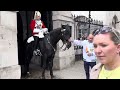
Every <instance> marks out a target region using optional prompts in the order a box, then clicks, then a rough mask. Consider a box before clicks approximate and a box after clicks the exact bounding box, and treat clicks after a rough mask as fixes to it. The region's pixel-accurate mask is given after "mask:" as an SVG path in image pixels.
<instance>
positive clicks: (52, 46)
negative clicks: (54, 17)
mask: <svg viewBox="0 0 120 90" xmlns="http://www.w3.org/2000/svg"><path fill="white" fill-rule="evenodd" d="M49 35H50V34H49ZM49 37H50V36H49ZM47 41H48V43H49V44H50V46H51V47H52V48H53V50H54V52H55V51H56V50H55V48H54V47H53V46H52V44H51V43H50V40H49V39H48V38H47Z"/></svg>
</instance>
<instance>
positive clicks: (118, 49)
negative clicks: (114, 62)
mask: <svg viewBox="0 0 120 90" xmlns="http://www.w3.org/2000/svg"><path fill="white" fill-rule="evenodd" d="M117 53H120V44H118V45H117Z"/></svg>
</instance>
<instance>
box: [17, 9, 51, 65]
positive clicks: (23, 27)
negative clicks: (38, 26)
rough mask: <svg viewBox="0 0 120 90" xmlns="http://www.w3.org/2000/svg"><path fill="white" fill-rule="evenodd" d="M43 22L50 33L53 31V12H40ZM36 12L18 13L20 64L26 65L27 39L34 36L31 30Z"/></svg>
mask: <svg viewBox="0 0 120 90" xmlns="http://www.w3.org/2000/svg"><path fill="white" fill-rule="evenodd" d="M40 12H41V20H42V21H43V22H44V24H45V26H46V27H47V28H48V31H49V32H50V31H51V30H52V29H53V22H52V11H40ZM34 14H35V11H19V12H17V41H18V62H19V65H24V62H25V59H24V53H25V43H26V40H27V38H29V37H30V36H32V32H31V30H30V28H29V24H30V22H31V20H32V19H33V18H34Z"/></svg>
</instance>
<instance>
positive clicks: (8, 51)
mask: <svg viewBox="0 0 120 90" xmlns="http://www.w3.org/2000/svg"><path fill="white" fill-rule="evenodd" d="M20 72H21V71H20V66H19V65H18V50H17V16H16V12H12V11H0V78H1V79H3V78H4V79H5V78H6V79H14V78H16V79H19V78H20V75H21V74H20Z"/></svg>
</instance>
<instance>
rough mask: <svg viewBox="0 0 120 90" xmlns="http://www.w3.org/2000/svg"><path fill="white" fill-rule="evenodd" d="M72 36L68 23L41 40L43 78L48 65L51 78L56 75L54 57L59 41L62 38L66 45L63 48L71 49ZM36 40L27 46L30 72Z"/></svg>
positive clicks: (27, 62)
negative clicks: (53, 68) (54, 73)
mask: <svg viewBox="0 0 120 90" xmlns="http://www.w3.org/2000/svg"><path fill="white" fill-rule="evenodd" d="M70 37H71V28H70V26H69V25H68V24H67V25H62V26H61V28H57V29H54V30H52V31H51V32H50V33H49V34H47V35H45V37H44V39H43V40H40V43H39V46H40V51H41V54H42V55H41V60H42V65H43V66H42V68H43V70H42V79H45V69H46V67H47V66H48V67H49V70H50V75H51V79H52V78H53V77H54V75H53V70H52V67H53V59H54V56H55V52H56V50H57V43H58V41H59V40H62V42H63V45H66V47H65V48H64V49H63V50H66V49H69V48H70V47H71V42H69V39H70ZM33 45H34V42H31V43H30V44H27V48H26V59H25V61H26V63H25V67H26V72H29V64H30V61H31V58H32V57H33V51H34V50H33V48H32V46H33Z"/></svg>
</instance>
